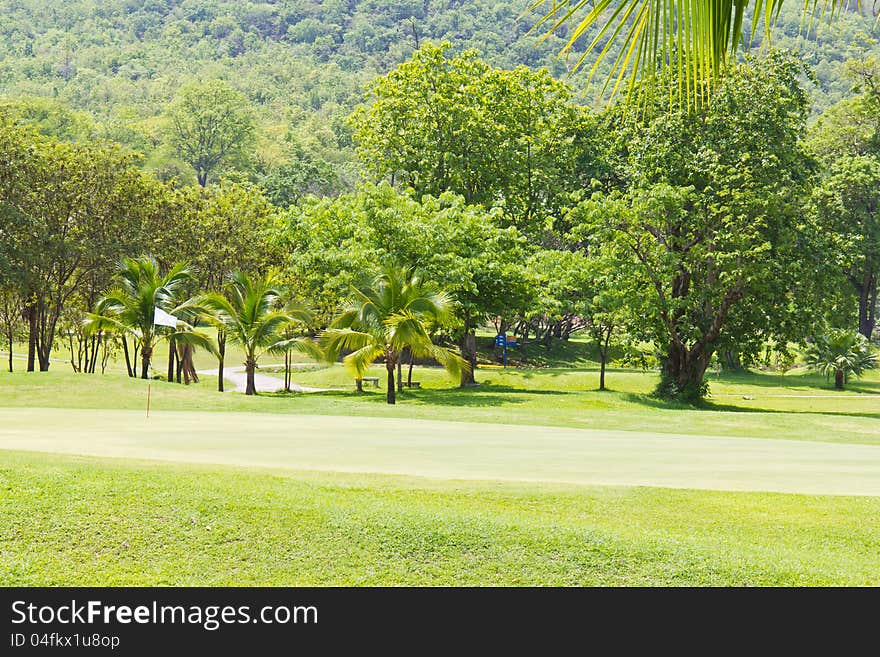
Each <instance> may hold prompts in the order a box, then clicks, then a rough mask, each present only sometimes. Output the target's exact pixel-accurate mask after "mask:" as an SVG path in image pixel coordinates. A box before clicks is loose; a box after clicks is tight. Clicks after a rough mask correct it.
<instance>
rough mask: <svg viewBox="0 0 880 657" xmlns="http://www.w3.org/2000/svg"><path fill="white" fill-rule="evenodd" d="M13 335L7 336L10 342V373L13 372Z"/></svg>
mask: <svg viewBox="0 0 880 657" xmlns="http://www.w3.org/2000/svg"><path fill="white" fill-rule="evenodd" d="M12 338H13V336H12V334H10V335H7V336H6V340H7V342H9V372H10V373H11V372H12V342H13V340H12Z"/></svg>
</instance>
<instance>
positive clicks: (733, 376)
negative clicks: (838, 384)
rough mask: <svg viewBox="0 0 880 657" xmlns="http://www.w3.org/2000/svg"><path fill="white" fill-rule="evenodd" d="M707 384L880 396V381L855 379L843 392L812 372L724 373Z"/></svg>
mask: <svg viewBox="0 0 880 657" xmlns="http://www.w3.org/2000/svg"><path fill="white" fill-rule="evenodd" d="M706 382H707V383H708V384H709V385H710V386H711V385H712V384H713V383H724V384H728V385H737V384H739V385H747V386H754V387H757V388H777V389H779V390H780V391H782V390H792V389H793V388H809V389H811V390H815V391H816V392H830V393H835V392H840V393H846V392H850V393H865V394H872V393H873V394H880V381H864V380H858V379H853V380H851V381H849V383H847V384H846V389H845V390H842V391H841V390H836V389H835V388H834V382H833V380H831V379H826V378H825V377H824V376H823V375H821V374H816V373H812V372H810V373H803V374H790V375H787V376H782V375H780V374H765V373H763V372H750V371H742V372H722V374H721V376H717V375H715V374H712V375H711V376H707V377H706Z"/></svg>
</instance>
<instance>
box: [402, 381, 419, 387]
mask: <svg viewBox="0 0 880 657" xmlns="http://www.w3.org/2000/svg"><path fill="white" fill-rule="evenodd" d="M403 385H405V386H406V387H407V388H421V387H422V384H421V382H420V381H413V382H411V383H404V384H403Z"/></svg>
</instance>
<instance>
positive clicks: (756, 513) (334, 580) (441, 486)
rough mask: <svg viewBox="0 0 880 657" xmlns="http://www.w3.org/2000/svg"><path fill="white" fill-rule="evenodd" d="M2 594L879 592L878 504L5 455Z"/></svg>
mask: <svg viewBox="0 0 880 657" xmlns="http://www.w3.org/2000/svg"><path fill="white" fill-rule="evenodd" d="M0 512H2V515H3V518H4V530H3V533H2V539H0V584H2V585H10V584H15V585H60V584H76V585H135V584H136V585H162V584H169V585H187V584H189V585H247V584H254V585H439V584H459V585H467V584H477V585H481V584H508V585H520V584H567V585H599V584H602V585H605V584H613V585H734V586H739V585H760V584H766V585H832V584H839V585H844V584H850V585H862V584H867V585H870V584H874V585H876V584H878V583H880V561H878V560H877V558H876V555H877V553H878V550H880V499H877V498H847V497H818V496H799V495H779V494H758V493H719V492H711V491H688V490H669V489H656V488H610V487H600V488H595V487H563V486H538V485H509V484H490V483H464V482H431V481H425V480H419V479H404V478H390V477H380V476H356V475H334V474H314V473H305V474H297V475H291V474H279V473H277V472H269V471H253V470H244V469H234V468H216V467H213V468H204V467H198V466H182V465H175V466H170V465H162V466H160V465H155V464H146V463H136V462H112V461H106V460H94V459H87V458H75V457H57V456H52V457H48V456H40V455H32V454H18V453H12V452H2V453H0Z"/></svg>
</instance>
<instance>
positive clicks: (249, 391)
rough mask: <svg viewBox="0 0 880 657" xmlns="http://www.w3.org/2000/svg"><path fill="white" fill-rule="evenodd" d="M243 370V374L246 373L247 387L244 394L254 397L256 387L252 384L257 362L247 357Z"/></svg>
mask: <svg viewBox="0 0 880 657" xmlns="http://www.w3.org/2000/svg"><path fill="white" fill-rule="evenodd" d="M244 369H245V372H247V386H246V387H245V391H244V394H246V395H256V394H257V385H256V383H255V382H254V372H255V371H256V369H257V362H256V361H255V360H254V359H253V358H252V357H248V359H247V360H246V361H245V362H244Z"/></svg>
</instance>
